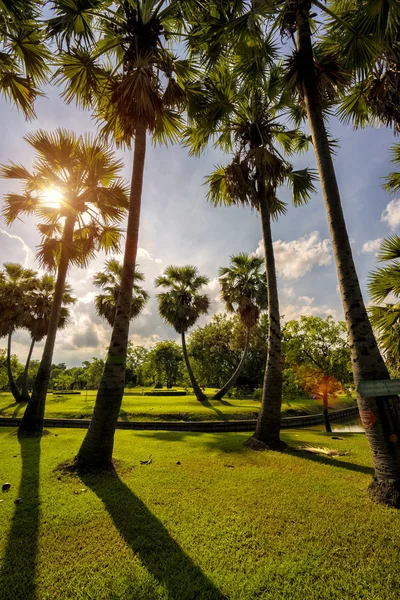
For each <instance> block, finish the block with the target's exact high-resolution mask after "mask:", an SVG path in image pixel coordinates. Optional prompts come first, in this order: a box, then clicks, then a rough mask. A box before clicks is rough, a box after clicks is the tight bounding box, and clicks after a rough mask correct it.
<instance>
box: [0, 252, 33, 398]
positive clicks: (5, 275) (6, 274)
mask: <svg viewBox="0 0 400 600" xmlns="http://www.w3.org/2000/svg"><path fill="white" fill-rule="evenodd" d="M3 266H4V268H3V270H2V271H0V337H3V336H8V341H7V375H8V381H9V385H10V390H11V393H12V395H13V397H14V400H15V401H16V402H23V401H24V399H23V397H22V395H21V392H20V390H19V389H18V386H17V384H16V382H15V380H14V377H13V373H12V370H11V339H12V334H13V333H14V331H15V330H16V329H19V328H21V327H26V326H27V324H28V323H29V321H30V318H29V314H30V312H29V311H30V308H31V306H32V304H33V295H34V291H35V289H36V288H37V286H38V284H39V281H38V277H37V275H38V274H37V272H36V271H33V270H32V269H26V268H24V267H22V265H19V264H18V263H4V265H3Z"/></svg>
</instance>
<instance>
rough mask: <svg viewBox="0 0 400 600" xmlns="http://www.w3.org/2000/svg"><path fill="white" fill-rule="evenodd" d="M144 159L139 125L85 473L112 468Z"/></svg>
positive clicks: (82, 456)
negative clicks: (120, 266) (121, 253)
mask: <svg viewBox="0 0 400 600" xmlns="http://www.w3.org/2000/svg"><path fill="white" fill-rule="evenodd" d="M145 156H146V127H145V126H144V125H141V124H139V125H138V126H137V128H136V137H135V150H134V157H133V169H132V180H131V190H130V197H129V215H128V226H127V230H126V242H125V254H124V266H123V270H122V277H121V292H120V295H119V298H118V305H117V312H116V315H115V320H114V325H113V330H112V334H111V341H110V346H109V349H108V355H107V360H106V364H105V367H104V371H103V376H102V379H101V382H100V386H99V390H98V392H97V397H96V403H95V407H94V412H93V417H92V420H91V422H90V426H89V429H88V431H87V434H86V436H85V439H84V440H83V443H82V445H81V447H80V449H79V452H78V455H77V457H76V465H77V467H78V468H80V469H82V470H85V469H93V468H97V469H104V468H107V467H109V466H110V465H111V460H112V453H113V447H114V434H115V428H116V425H117V421H118V416H119V411H120V408H121V402H122V396H123V393H124V385H125V368H126V352H127V347H128V335H129V322H130V317H131V305H132V289H133V281H134V274H135V264H136V254H137V248H138V238H139V221H140V208H141V201H142V187H143V174H144V164H145Z"/></svg>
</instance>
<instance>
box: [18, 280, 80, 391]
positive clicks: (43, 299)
mask: <svg viewBox="0 0 400 600" xmlns="http://www.w3.org/2000/svg"><path fill="white" fill-rule="evenodd" d="M55 283H56V282H55V279H54V277H53V276H52V275H50V274H48V273H45V274H44V275H43V276H42V277H41V279H39V280H38V284H37V286H36V288H35V289H34V291H33V294H32V303H31V304H30V306H29V309H28V315H27V321H26V325H25V327H26V329H27V330H28V331H29V333H30V336H31V344H30V347H29V352H28V356H27V359H26V363H25V369H24V372H23V374H22V377H21V378H20V381H19V385H20V386H21V397H22V401H23V402H29V400H30V394H29V388H28V374H29V365H30V362H31V357H32V352H33V349H34V346H35V343H36V342H40V341H41V340H42V339H43V338H44V337H45V336H46V335H47V332H48V330H49V324H50V316H51V311H52V307H53V301H54V292H55ZM71 292H72V289H71V286H70V285H69V284H68V283H66V284H65V287H64V294H63V297H62V306H61V310H60V317H59V319H58V329H64V327H65V326H66V325H67V321H68V318H69V315H70V313H69V310H68V308H67V306H68V305H69V304H74V303H75V302H76V298H74V297H73V296H72V295H71Z"/></svg>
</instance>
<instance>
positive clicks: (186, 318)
mask: <svg viewBox="0 0 400 600" xmlns="http://www.w3.org/2000/svg"><path fill="white" fill-rule="evenodd" d="M208 282H209V279H208V277H206V276H205V275H200V274H199V272H198V270H197V268H196V267H194V266H192V265H186V266H184V267H175V266H172V265H171V266H169V267H167V268H166V269H165V272H164V275H161V276H160V277H157V279H156V280H155V285H156V287H162V288H166V289H167V290H168V291H166V292H162V293H160V294H157V299H158V309H159V312H160V315H161V316H162V318H163V319H164V320H165V321H166V322H167V323H168V324H169V325H172V327H174V329H175V330H176V331H177V332H178V333H185V332H186V331H187V330H188V329H189V328H190V327H192V326H193V325H194V324H195V323H196V321H197V320H198V318H199V317H200V316H201V315H203V314H207V312H208V309H209V307H210V299H209V297H208V296H207V295H206V294H202V293H201V291H200V290H201V288H202V287H203V286H205V285H207V284H208Z"/></svg>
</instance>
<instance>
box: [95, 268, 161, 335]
mask: <svg viewBox="0 0 400 600" xmlns="http://www.w3.org/2000/svg"><path fill="white" fill-rule="evenodd" d="M136 267H137V265H136ZM122 270H123V266H122V264H121V263H120V262H118V260H116V259H115V258H112V259H110V260H107V261H106V264H105V268H104V270H103V271H100V272H99V273H96V275H95V276H94V279H93V283H94V285H95V286H96V287H99V288H102V289H103V290H104V292H103V293H101V294H98V295H97V296H96V299H95V306H96V312H97V314H98V315H99V316H100V317H104V319H106V321H107V323H108V324H109V325H111V327H112V326H113V325H114V320H115V315H116V312H117V305H118V298H119V295H120V293H121V278H122ZM138 281H144V275H143V273H141V272H140V271H137V270H136V269H135V276H134V282H133V296H132V305H131V319H135V318H136V317H137V316H138V315H139V314H140V313H141V312H142V310H143V309H144V307H145V306H146V303H147V301H148V299H149V294H148V293H147V292H146V291H145V290H144V289H143V288H142V287H141V286H140V285H138V283H136V282H138Z"/></svg>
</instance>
